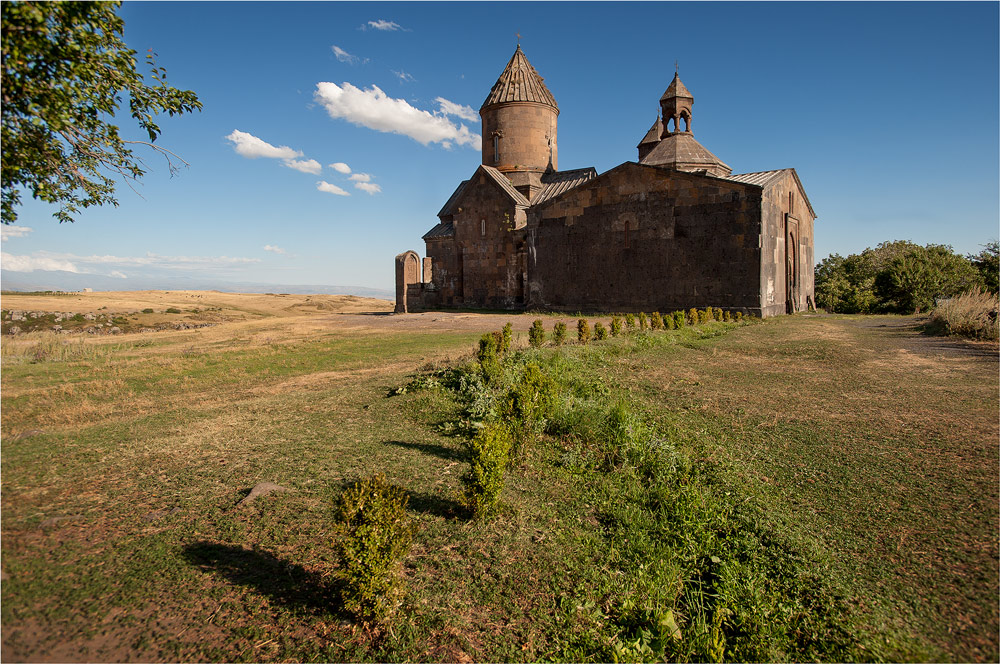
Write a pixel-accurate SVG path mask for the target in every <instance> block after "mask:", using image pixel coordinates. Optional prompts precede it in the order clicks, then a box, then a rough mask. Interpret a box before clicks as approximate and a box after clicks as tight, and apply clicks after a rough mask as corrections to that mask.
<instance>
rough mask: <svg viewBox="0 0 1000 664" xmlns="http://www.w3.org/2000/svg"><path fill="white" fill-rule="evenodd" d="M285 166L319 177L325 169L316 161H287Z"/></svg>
mask: <svg viewBox="0 0 1000 664" xmlns="http://www.w3.org/2000/svg"><path fill="white" fill-rule="evenodd" d="M285 166H288V167H289V168H294V169H295V170H297V171H300V172H302V173H311V174H312V175H319V172H320V171H321V170H323V167H322V166H320V163H319V162H318V161H316V160H315V159H304V160H302V159H300V160H296V159H286V160H285Z"/></svg>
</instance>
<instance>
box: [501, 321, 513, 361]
mask: <svg viewBox="0 0 1000 664" xmlns="http://www.w3.org/2000/svg"><path fill="white" fill-rule="evenodd" d="M513 336H514V327H513V326H512V325H511V324H510V323H507V324H506V325H504V326H503V330H501V331H500V348H499V352H500V354H501V355H506V354H507V353H509V352H510V342H511V339H512V338H513Z"/></svg>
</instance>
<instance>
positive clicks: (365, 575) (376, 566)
mask: <svg viewBox="0 0 1000 664" xmlns="http://www.w3.org/2000/svg"><path fill="white" fill-rule="evenodd" d="M407 500H408V499H407V497H406V494H405V493H404V492H403V491H402V490H401V489H399V488H398V487H395V486H393V485H391V484H389V483H388V482H387V481H386V479H385V476H384V475H381V474H378V475H374V476H373V477H370V478H368V479H367V480H363V481H361V482H358V483H356V484H354V485H353V486H351V487H349V488H348V489H347V490H346V491H344V492H343V493H342V494H341V495H340V498H339V499H338V501H337V508H336V518H337V522H338V526H337V530H338V537H337V540H336V553H337V556H338V558H339V560H340V567H339V568H338V569H337V572H336V577H337V579H338V580H339V581H340V585H341V588H340V593H341V599H342V600H343V602H344V608H346V609H347V610H348V611H350V612H351V613H352V614H354V615H355V616H356V617H357V618H358V619H360V620H362V621H363V622H366V623H370V624H379V623H384V622H385V621H386V620H388V619H389V618H391V617H392V615H393V614H394V613H395V612H396V610H397V609H398V607H399V605H400V603H401V602H402V598H403V594H404V588H403V583H402V579H401V577H400V575H399V568H400V566H401V564H402V561H403V558H404V557H405V556H406V554H407V552H408V551H409V550H410V546H411V544H412V543H413V535H414V533H415V530H416V529H415V527H414V525H413V524H412V522H411V520H410V517H409V515H408V514H407V512H406V504H407Z"/></svg>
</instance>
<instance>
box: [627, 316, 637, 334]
mask: <svg viewBox="0 0 1000 664" xmlns="http://www.w3.org/2000/svg"><path fill="white" fill-rule="evenodd" d="M625 327H627V328H628V331H629V332H631V331H632V330H634V329H635V316H633V315H632V314H625Z"/></svg>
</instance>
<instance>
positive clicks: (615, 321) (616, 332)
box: [611, 316, 622, 337]
mask: <svg viewBox="0 0 1000 664" xmlns="http://www.w3.org/2000/svg"><path fill="white" fill-rule="evenodd" d="M621 334H622V319H621V317H620V316H612V317H611V336H613V337H620V336H621Z"/></svg>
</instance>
